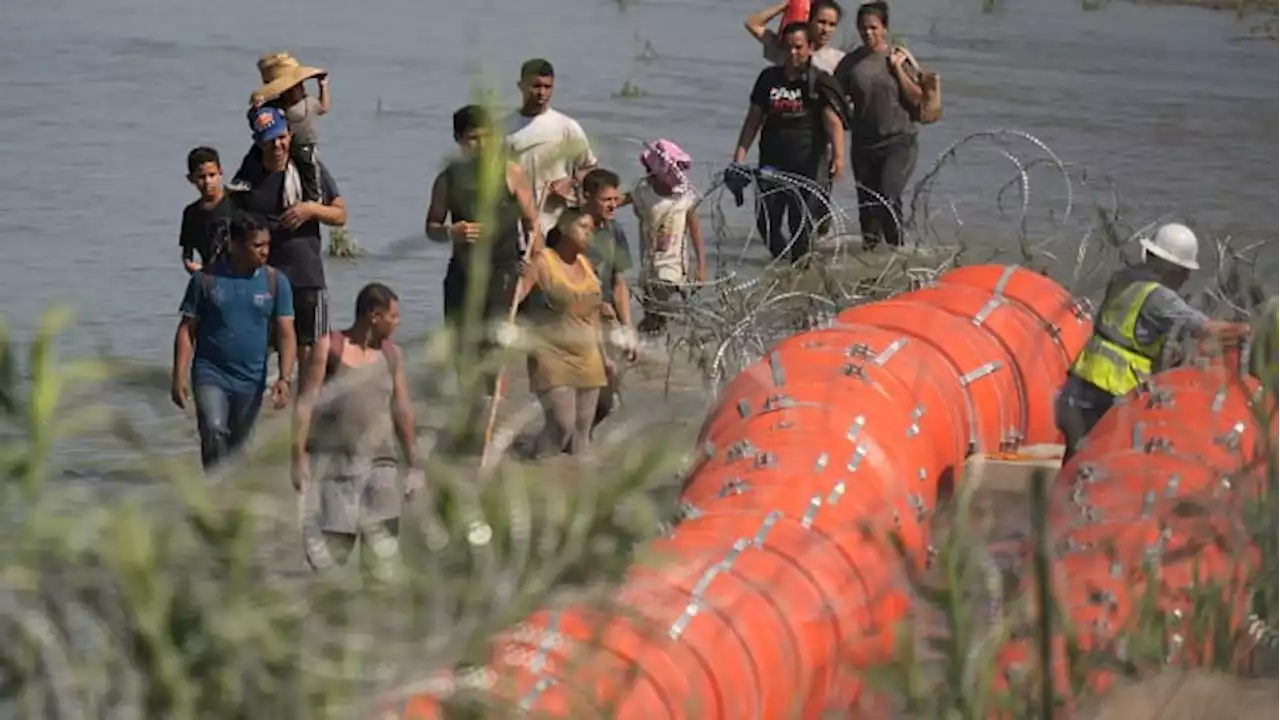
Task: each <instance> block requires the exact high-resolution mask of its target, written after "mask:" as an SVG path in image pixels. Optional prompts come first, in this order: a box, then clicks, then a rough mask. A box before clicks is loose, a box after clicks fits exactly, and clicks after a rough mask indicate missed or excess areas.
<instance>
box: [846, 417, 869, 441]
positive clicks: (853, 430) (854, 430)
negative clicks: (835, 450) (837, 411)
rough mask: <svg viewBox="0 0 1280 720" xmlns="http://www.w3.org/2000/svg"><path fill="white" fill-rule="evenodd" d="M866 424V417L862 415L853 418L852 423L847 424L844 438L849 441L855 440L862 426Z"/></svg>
mask: <svg viewBox="0 0 1280 720" xmlns="http://www.w3.org/2000/svg"><path fill="white" fill-rule="evenodd" d="M866 426H867V418H866V417H865V416H863V415H859V416H858V417H856V418H854V419H853V424H852V425H850V426H849V432H847V433H845V438H846V439H847V440H848V441H849V442H857V441H858V435H860V434H861V433H862V428H864V427H866Z"/></svg>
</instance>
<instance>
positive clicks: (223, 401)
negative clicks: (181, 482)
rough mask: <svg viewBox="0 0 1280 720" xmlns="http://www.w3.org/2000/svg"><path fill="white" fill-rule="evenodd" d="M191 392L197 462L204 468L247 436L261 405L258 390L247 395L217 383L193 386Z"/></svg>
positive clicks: (220, 460) (222, 457) (226, 454)
mask: <svg viewBox="0 0 1280 720" xmlns="http://www.w3.org/2000/svg"><path fill="white" fill-rule="evenodd" d="M194 395H195V400H196V428H197V429H198V430H199V432H200V462H201V463H203V464H204V467H205V469H206V470H208V469H210V468H212V467H213V466H215V465H217V464H218V463H219V462H222V461H223V460H225V459H226V458H227V456H229V455H231V453H233V452H235V451H236V450H237V449H238V448H239V447H240V446H241V445H243V444H244V441H245V440H247V439H248V438H249V432H250V431H251V430H252V429H253V422H254V420H256V419H257V417H258V410H259V409H261V407H262V390H259V391H258V392H256V393H253V394H251V395H250V394H240V393H232V392H228V391H227V390H224V389H223V388H221V387H219V386H217V385H196V388H195V393H194Z"/></svg>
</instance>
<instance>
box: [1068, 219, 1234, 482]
mask: <svg viewBox="0 0 1280 720" xmlns="http://www.w3.org/2000/svg"><path fill="white" fill-rule="evenodd" d="M1139 242H1140V244H1141V245H1142V256H1143V262H1142V263H1141V264H1139V265H1135V266H1132V267H1126V268H1124V269H1123V270H1120V271H1119V272H1117V273H1116V274H1115V275H1114V276H1113V277H1112V278H1111V280H1110V282H1109V283H1108V284H1107V293H1106V296H1105V298H1104V299H1103V301H1102V305H1101V306H1099V308H1098V314H1097V316H1096V317H1095V318H1094V326H1093V336H1092V337H1091V338H1089V342H1088V343H1087V344H1086V345H1085V347H1084V350H1082V351H1081V353H1080V355H1079V357H1077V358H1076V361H1075V363H1074V364H1072V366H1071V370H1070V372H1068V374H1067V382H1066V385H1065V386H1064V387H1063V388H1062V392H1061V394H1060V395H1059V396H1058V402H1057V407H1056V415H1057V418H1056V419H1057V425H1058V429H1059V430H1061V431H1062V434H1063V435H1064V436H1065V437H1066V456H1065V457H1064V458H1063V461H1064V462H1065V461H1066V459H1067V458H1069V457H1071V454H1072V453H1073V452H1074V451H1075V450H1076V447H1077V445H1078V443H1079V442H1080V440H1081V439H1082V438H1084V436H1085V435H1087V434H1088V433H1089V430H1091V429H1092V428H1093V426H1094V425H1096V424H1097V422H1098V421H1099V420H1101V419H1102V416H1103V415H1105V414H1106V413H1107V410H1109V409H1111V406H1112V404H1113V403H1114V402H1115V399H1116V398H1117V397H1120V396H1122V395H1124V394H1126V393H1128V392H1129V391H1130V390H1133V389H1134V388H1135V387H1137V386H1138V384H1139V383H1140V382H1141V381H1142V380H1143V379H1145V378H1146V377H1148V376H1150V375H1151V374H1152V373H1153V372H1156V371H1158V369H1160V365H1161V362H1162V360H1163V358H1164V352H1165V344H1166V342H1168V341H1170V340H1173V341H1177V340H1181V339H1183V338H1185V337H1188V336H1190V337H1194V338H1197V339H1201V338H1206V337H1217V338H1219V339H1220V340H1221V341H1223V342H1231V341H1238V340H1239V339H1240V338H1243V337H1245V336H1246V335H1248V334H1249V326H1248V325H1245V324H1243V323H1231V322H1225V321H1221V320H1211V319H1209V318H1208V317H1206V316H1205V315H1204V314H1203V313H1201V312H1200V311H1199V310H1196V309H1195V308H1192V307H1191V306H1190V305H1188V304H1187V302H1186V301H1185V300H1183V299H1182V298H1181V297H1179V296H1178V293H1177V292H1176V291H1177V289H1178V288H1180V287H1181V286H1182V285H1183V283H1185V282H1186V281H1187V278H1188V277H1190V275H1191V271H1193V270H1198V269H1199V268H1200V264H1199V263H1198V262H1197V261H1196V256H1197V255H1198V254H1199V242H1198V241H1197V240H1196V236H1195V233H1193V232H1191V230H1190V228H1188V227H1186V226H1185V225H1179V224H1177V223H1169V224H1167V225H1162V226H1160V228H1159V229H1157V230H1156V232H1155V235H1153V236H1152V237H1151V238H1150V239H1148V238H1143V239H1141V240H1140V241H1139Z"/></svg>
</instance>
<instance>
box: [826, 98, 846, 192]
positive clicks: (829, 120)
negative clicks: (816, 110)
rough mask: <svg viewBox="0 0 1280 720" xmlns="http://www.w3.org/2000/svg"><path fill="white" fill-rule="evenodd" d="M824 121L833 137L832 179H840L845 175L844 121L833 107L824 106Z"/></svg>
mask: <svg viewBox="0 0 1280 720" xmlns="http://www.w3.org/2000/svg"><path fill="white" fill-rule="evenodd" d="M822 122H823V124H824V125H826V127H827V137H829V138H830V139H831V179H833V180H840V179H842V178H843V177H844V122H843V121H842V120H841V119H840V114H839V113H837V112H836V111H835V110H834V109H832V108H831V107H825V108H823V110H822Z"/></svg>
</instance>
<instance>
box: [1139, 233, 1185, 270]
mask: <svg viewBox="0 0 1280 720" xmlns="http://www.w3.org/2000/svg"><path fill="white" fill-rule="evenodd" d="M1138 243H1139V244H1140V245H1142V249H1143V251H1144V252H1143V257H1146V255H1147V254H1151V255H1155V256H1156V257H1158V258H1160V259H1161V260H1165V261H1167V262H1171V263H1173V264H1174V265H1177V266H1178V267H1183V268H1186V269H1188V270H1199V269H1200V263H1199V262H1197V261H1196V256H1197V255H1199V254H1200V241H1198V240H1196V234H1195V233H1193V232H1191V228H1189V227H1187V226H1186V225H1180V224H1178V223H1167V224H1165V225H1161V226H1160V227H1159V228H1158V229H1157V230H1156V234H1155V235H1152V236H1151V238H1150V239H1147V238H1142V239H1140V240H1139V241H1138Z"/></svg>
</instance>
